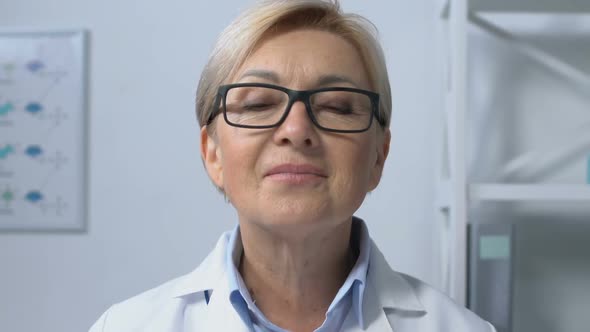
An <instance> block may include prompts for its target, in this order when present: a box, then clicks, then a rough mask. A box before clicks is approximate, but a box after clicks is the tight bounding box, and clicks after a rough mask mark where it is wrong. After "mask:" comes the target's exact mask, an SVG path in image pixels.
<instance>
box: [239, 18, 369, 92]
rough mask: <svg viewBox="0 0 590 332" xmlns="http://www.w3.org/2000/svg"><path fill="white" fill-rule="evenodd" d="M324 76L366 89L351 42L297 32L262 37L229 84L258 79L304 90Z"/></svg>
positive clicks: (312, 32)
mask: <svg viewBox="0 0 590 332" xmlns="http://www.w3.org/2000/svg"><path fill="white" fill-rule="evenodd" d="M251 73H267V74H265V75H249V74H251ZM325 77H340V78H343V80H342V82H344V83H346V84H345V85H353V86H356V87H359V88H364V89H368V88H369V86H370V84H369V82H368V75H367V72H366V69H365V64H364V62H363V61H362V58H361V56H360V54H359V52H358V50H357V49H356V47H355V46H354V45H353V44H352V43H350V42H349V41H347V40H346V39H344V38H342V37H340V36H338V35H336V34H334V33H331V32H327V31H320V30H311V29H304V30H302V29H299V30H293V31H288V32H281V33H275V34H271V35H268V36H265V37H264V38H263V39H262V40H261V41H260V42H259V43H258V44H257V45H256V47H255V48H254V50H253V52H252V53H251V54H250V56H249V57H247V58H246V60H245V61H244V63H243V64H242V65H241V66H240V68H239V69H238V70H237V73H236V75H235V76H234V77H233V80H232V81H233V82H243V81H261V80H262V81H270V82H272V83H276V84H280V85H284V86H287V87H292V88H302V89H307V88H313V87H315V86H317V85H318V84H321V82H322V78H325ZM323 81H324V82H325V80H323ZM347 81H348V82H347ZM340 85H342V84H340Z"/></svg>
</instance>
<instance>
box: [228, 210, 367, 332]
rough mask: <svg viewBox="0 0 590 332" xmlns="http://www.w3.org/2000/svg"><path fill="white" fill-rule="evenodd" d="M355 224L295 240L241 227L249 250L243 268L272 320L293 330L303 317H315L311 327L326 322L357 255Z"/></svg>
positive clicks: (259, 304) (256, 298) (247, 225)
mask: <svg viewBox="0 0 590 332" xmlns="http://www.w3.org/2000/svg"><path fill="white" fill-rule="evenodd" d="M351 226H352V221H351V220H348V221H347V222H344V223H341V224H339V225H337V226H335V227H332V228H330V229H325V230H323V231H321V230H319V231H318V230H314V231H313V232H310V234H309V235H307V236H300V237H297V239H296V240H293V239H289V238H287V237H281V236H277V235H276V234H273V233H270V232H268V231H266V230H262V229H260V228H258V227H256V226H255V225H252V224H250V223H243V224H242V225H241V226H240V230H241V237H242V243H243V246H244V253H243V257H242V259H241V262H240V267H239V270H240V273H241V275H242V278H243V279H244V282H245V284H246V286H247V287H248V289H249V292H250V295H251V296H252V298H253V300H254V301H256V305H257V307H258V308H259V309H260V310H261V311H262V312H263V313H264V314H265V316H266V317H267V318H268V319H270V320H271V321H273V322H274V323H275V324H277V325H279V326H282V327H284V328H291V329H295V326H294V325H293V324H295V323H297V322H299V323H300V322H302V321H305V322H310V323H309V324H310V326H309V327H310V328H314V327H317V326H319V325H321V323H322V322H323V320H324V317H325V313H326V311H327V310H328V307H329V306H330V303H331V302H332V301H333V299H334V297H335V296H336V293H337V292H338V290H339V289H340V287H341V286H342V284H343V283H344V281H345V280H346V277H347V276H348V274H349V272H350V270H351V269H352V266H353V265H354V262H355V260H356V257H354V255H353V251H352V250H351V248H350V234H351ZM312 317H315V319H313V318H312ZM302 318H305V319H304V320H302ZM318 323H319V324H318ZM312 325H317V326H312Z"/></svg>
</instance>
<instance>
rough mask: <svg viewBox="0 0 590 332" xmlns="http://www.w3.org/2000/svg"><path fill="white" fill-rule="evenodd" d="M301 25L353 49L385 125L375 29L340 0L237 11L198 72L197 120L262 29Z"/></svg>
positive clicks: (386, 96) (385, 85) (387, 101)
mask: <svg viewBox="0 0 590 332" xmlns="http://www.w3.org/2000/svg"><path fill="white" fill-rule="evenodd" d="M300 28H309V29H318V30H322V31H327V32H331V33H334V34H336V35H338V36H341V37H342V38H344V39H346V40H347V41H349V42H350V43H351V44H352V45H354V46H355V47H356V48H357V50H358V52H359V54H360V55H361V58H362V59H363V61H364V65H365V69H366V71H367V74H368V77H369V82H370V84H371V89H373V90H374V91H375V92H377V93H379V95H380V98H379V99H380V105H379V112H380V115H381V118H382V119H384V123H385V127H387V126H389V122H390V118H391V89H390V86H389V77H388V75H387V67H386V65H385V57H384V55H383V50H382V49H381V45H380V44H379V42H378V40H377V29H376V27H375V26H374V25H373V24H372V23H371V22H370V21H369V20H367V19H365V18H364V17H362V16H360V15H356V14H347V13H343V12H342V11H341V9H340V5H339V3H338V0H271V1H268V0H267V1H262V2H259V3H258V4H257V5H256V6H254V7H252V8H250V9H249V10H247V11H245V12H243V13H242V14H241V15H240V16H238V17H237V18H236V19H235V20H234V21H233V22H232V23H231V24H230V25H229V26H228V27H227V28H226V29H225V30H224V31H223V32H222V33H221V35H220V36H219V38H218V40H217V43H216V44H215V47H214V49H213V51H212V52H211V55H210V56H209V60H208V62H207V64H206V65H205V68H204V69H203V72H202V74H201V79H200V80H199V86H198V88H197V97H196V113H197V119H198V121H199V125H200V126H201V127H202V126H204V125H206V124H207V121H208V120H209V118H210V116H211V114H212V113H213V112H214V111H215V108H216V107H217V106H218V105H214V103H215V100H216V95H217V89H218V87H219V86H220V85H222V84H224V83H229V82H225V81H226V80H227V79H228V78H231V77H233V76H235V74H236V72H237V70H238V69H239V67H240V66H241V65H242V63H243V62H244V61H245V60H246V58H247V57H248V56H249V55H250V54H251V52H252V51H253V49H254V48H255V47H256V46H257V44H258V43H259V42H260V40H261V39H262V38H263V37H264V36H265V35H266V34H268V33H272V32H274V31H280V30H281V29H288V30H294V29H300ZM210 131H211V129H210Z"/></svg>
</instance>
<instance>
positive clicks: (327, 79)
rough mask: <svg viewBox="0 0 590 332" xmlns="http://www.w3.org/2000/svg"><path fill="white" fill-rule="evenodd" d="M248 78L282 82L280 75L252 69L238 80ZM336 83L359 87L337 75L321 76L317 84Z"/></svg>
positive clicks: (344, 77) (352, 81)
mask: <svg viewBox="0 0 590 332" xmlns="http://www.w3.org/2000/svg"><path fill="white" fill-rule="evenodd" d="M246 77H257V78H262V79H265V80H269V81H271V82H273V83H276V84H279V82H280V79H279V75H278V74H277V73H276V72H274V71H270V70H264V69H250V70H248V71H246V72H245V73H244V74H242V76H240V78H239V79H238V80H242V79H244V78H246ZM334 83H348V84H351V85H353V86H355V87H358V86H359V85H358V84H357V83H356V82H355V81H354V80H353V79H351V78H348V77H346V76H342V75H335V74H329V75H322V76H320V78H319V79H318V80H317V83H316V84H317V85H318V86H325V85H330V84H334Z"/></svg>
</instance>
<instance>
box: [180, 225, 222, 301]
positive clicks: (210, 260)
mask: <svg viewBox="0 0 590 332" xmlns="http://www.w3.org/2000/svg"><path fill="white" fill-rule="evenodd" d="M230 235H231V232H225V233H223V234H222V235H221V237H220V238H219V240H218V241H217V244H216V245H215V249H213V251H212V252H211V253H210V254H209V255H208V256H207V257H206V258H205V260H203V262H202V263H201V264H200V265H199V266H198V267H197V268H196V269H194V270H193V271H192V272H190V273H189V274H187V275H184V276H182V277H180V279H179V280H178V282H177V285H176V287H175V288H174V291H173V292H172V295H173V297H182V296H186V295H190V294H194V293H199V292H204V291H206V290H208V291H211V290H214V289H218V288H219V287H220V286H223V284H227V280H226V279H227V277H226V275H225V253H226V248H227V244H228V243H229V237H230Z"/></svg>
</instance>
